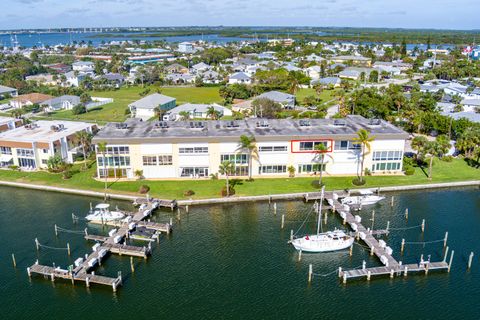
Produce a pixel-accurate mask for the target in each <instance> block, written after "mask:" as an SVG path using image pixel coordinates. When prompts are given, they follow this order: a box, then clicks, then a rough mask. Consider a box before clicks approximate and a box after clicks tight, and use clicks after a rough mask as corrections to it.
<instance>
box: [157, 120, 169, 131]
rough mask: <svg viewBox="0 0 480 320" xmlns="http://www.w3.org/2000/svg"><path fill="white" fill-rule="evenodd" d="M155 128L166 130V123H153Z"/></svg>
mask: <svg viewBox="0 0 480 320" xmlns="http://www.w3.org/2000/svg"><path fill="white" fill-rule="evenodd" d="M155 127H157V128H162V129H167V128H168V123H167V122H166V121H158V122H155Z"/></svg>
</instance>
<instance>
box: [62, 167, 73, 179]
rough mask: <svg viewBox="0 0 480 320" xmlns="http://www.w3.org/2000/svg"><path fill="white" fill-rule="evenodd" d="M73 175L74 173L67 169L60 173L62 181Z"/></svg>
mask: <svg viewBox="0 0 480 320" xmlns="http://www.w3.org/2000/svg"><path fill="white" fill-rule="evenodd" d="M73 175H74V172H73V171H72V170H68V169H67V170H65V171H63V172H62V178H63V179H64V180H68V179H70V178H71V177H73Z"/></svg>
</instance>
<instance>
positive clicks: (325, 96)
mask: <svg viewBox="0 0 480 320" xmlns="http://www.w3.org/2000/svg"><path fill="white" fill-rule="evenodd" d="M334 94H335V90H323V91H322V93H320V99H322V102H327V101H329V100H331V99H334V98H335V96H334ZM308 96H315V97H316V96H317V93H316V92H315V89H313V88H302V89H300V90H298V92H297V94H296V99H297V103H302V101H303V99H305V97H308Z"/></svg>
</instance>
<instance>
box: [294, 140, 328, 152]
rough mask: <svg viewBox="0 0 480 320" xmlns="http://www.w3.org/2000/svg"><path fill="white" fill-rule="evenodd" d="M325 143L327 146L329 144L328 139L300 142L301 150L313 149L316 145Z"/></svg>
mask: <svg viewBox="0 0 480 320" xmlns="http://www.w3.org/2000/svg"><path fill="white" fill-rule="evenodd" d="M320 144H323V145H324V146H325V147H326V146H327V142H326V141H301V142H300V151H313V150H315V147H316V146H318V145H320Z"/></svg>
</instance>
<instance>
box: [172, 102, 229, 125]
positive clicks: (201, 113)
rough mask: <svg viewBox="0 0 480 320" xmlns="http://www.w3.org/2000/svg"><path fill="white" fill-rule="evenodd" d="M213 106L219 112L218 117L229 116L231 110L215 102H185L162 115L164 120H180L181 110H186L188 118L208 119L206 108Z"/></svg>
mask: <svg viewBox="0 0 480 320" xmlns="http://www.w3.org/2000/svg"><path fill="white" fill-rule="evenodd" d="M210 107H213V109H215V111H217V112H218V113H219V114H220V117H223V116H231V115H232V110H230V109H228V108H225V107H222V106H220V105H218V104H216V103H214V104H195V103H185V104H182V105H180V106H178V107H175V108H173V109H171V110H170V111H168V112H167V113H166V114H165V115H164V116H163V120H164V121H178V120H181V118H182V116H181V115H180V113H181V112H188V113H189V115H190V119H208V118H209V117H210V116H209V114H208V109H209V108H210Z"/></svg>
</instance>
